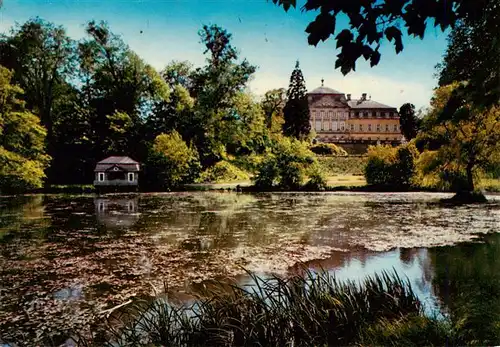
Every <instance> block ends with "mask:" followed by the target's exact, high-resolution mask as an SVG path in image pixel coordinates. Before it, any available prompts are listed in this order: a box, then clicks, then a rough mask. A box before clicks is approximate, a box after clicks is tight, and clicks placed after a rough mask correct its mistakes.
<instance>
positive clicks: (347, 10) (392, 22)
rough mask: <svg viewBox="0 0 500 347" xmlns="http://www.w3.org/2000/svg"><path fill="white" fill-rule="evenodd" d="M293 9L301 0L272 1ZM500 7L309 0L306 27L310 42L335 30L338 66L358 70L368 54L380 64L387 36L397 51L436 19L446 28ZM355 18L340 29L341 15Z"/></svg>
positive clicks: (478, 2)
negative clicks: (310, 15)
mask: <svg viewBox="0 0 500 347" xmlns="http://www.w3.org/2000/svg"><path fill="white" fill-rule="evenodd" d="M272 1H273V3H275V4H277V5H279V6H283V8H284V9H285V10H286V11H288V10H289V9H290V8H291V7H296V6H297V1H296V0H272ZM487 7H491V8H493V9H496V11H497V12H499V11H498V1H497V0H404V1H390V0H385V1H367V0H350V1H342V0H306V1H305V3H304V5H303V7H302V9H303V11H305V12H315V13H317V15H316V18H315V19H314V20H313V21H312V22H310V23H309V25H308V26H307V28H306V29H305V31H306V33H307V34H308V41H309V44H310V45H314V46H316V45H317V44H318V43H319V42H320V41H326V40H328V39H330V37H331V36H332V35H335V36H334V40H335V41H336V43H337V48H341V51H340V53H339V54H338V55H337V60H336V62H335V67H336V68H340V69H341V71H342V73H344V74H347V73H349V72H350V71H353V70H355V68H356V61H357V60H358V59H360V58H362V57H363V58H364V59H365V60H367V61H370V65H371V66H375V65H377V64H378V62H379V61H380V57H381V54H380V47H381V44H382V43H383V41H385V40H387V41H391V42H392V43H393V44H394V48H395V51H396V53H400V52H401V51H402V50H403V38H404V37H403V32H402V31H401V29H400V28H403V27H404V28H406V32H407V34H408V36H414V37H419V38H421V39H423V38H424V34H425V29H426V28H427V27H428V26H430V25H431V24H430V23H433V24H434V26H439V27H440V29H441V30H442V31H445V30H446V29H448V28H450V27H453V26H454V25H455V24H456V23H457V22H458V21H460V20H467V21H470V22H471V23H479V22H481V21H482V17H483V10H484V9H485V8H487ZM342 15H345V16H347V17H348V18H349V21H348V22H347V23H348V24H347V25H346V26H345V27H343V28H339V30H337V26H338V24H339V23H343V22H344V21H342V22H341V21H337V19H338V17H339V16H342Z"/></svg>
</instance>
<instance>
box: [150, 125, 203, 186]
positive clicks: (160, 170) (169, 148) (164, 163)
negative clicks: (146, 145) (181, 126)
mask: <svg viewBox="0 0 500 347" xmlns="http://www.w3.org/2000/svg"><path fill="white" fill-rule="evenodd" d="M150 151H151V152H150V155H149V157H148V161H147V162H146V165H145V177H144V181H145V185H146V188H148V189H155V190H169V189H172V188H176V187H178V186H179V185H180V184H181V183H185V182H193V181H194V179H195V178H196V177H197V175H198V174H199V169H200V164H199V158H198V152H197V151H196V148H194V147H193V146H188V145H187V144H186V142H184V140H183V139H182V137H181V136H180V135H179V133H178V132H177V131H173V132H172V133H169V134H160V135H158V136H157V137H156V139H155V140H154V142H153V146H152V148H151V149H150Z"/></svg>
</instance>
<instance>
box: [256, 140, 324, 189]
mask: <svg viewBox="0 0 500 347" xmlns="http://www.w3.org/2000/svg"><path fill="white" fill-rule="evenodd" d="M317 165H318V162H317V159H316V156H315V155H314V153H312V152H311V151H310V150H309V148H308V144H307V143H306V142H303V141H299V140H297V139H295V138H289V137H284V136H281V137H279V138H277V139H276V140H275V141H273V143H272V145H271V146H270V153H268V154H267V155H266V159H265V160H264V161H263V162H262V163H261V165H260V168H259V170H258V174H257V176H256V178H255V185H256V186H258V187H260V188H264V189H270V188H273V187H276V186H277V187H279V188H284V189H299V188H300V187H301V186H302V184H303V183H304V181H305V178H306V176H308V175H309V177H310V178H311V179H314V180H313V181H314V182H312V183H320V181H324V177H320V176H321V173H320V170H318V167H317Z"/></svg>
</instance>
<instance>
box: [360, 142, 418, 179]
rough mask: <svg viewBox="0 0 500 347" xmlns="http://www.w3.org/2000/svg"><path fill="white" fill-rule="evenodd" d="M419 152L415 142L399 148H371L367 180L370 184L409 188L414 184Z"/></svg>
mask: <svg viewBox="0 0 500 347" xmlns="http://www.w3.org/2000/svg"><path fill="white" fill-rule="evenodd" d="M418 155H419V153H418V151H417V148H416V147H415V145H414V144H413V142H410V143H408V144H405V145H401V146H399V147H391V146H387V145H377V146H370V147H369V148H368V163H367V164H366V167H365V178H366V181H367V182H368V184H373V185H380V186H389V187H398V188H405V189H407V188H409V187H411V186H412V185H413V184H414V179H413V178H414V176H415V173H416V162H417V159H418Z"/></svg>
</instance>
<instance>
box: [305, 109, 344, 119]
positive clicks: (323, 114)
mask: <svg viewBox="0 0 500 347" xmlns="http://www.w3.org/2000/svg"><path fill="white" fill-rule="evenodd" d="M312 115H313V117H316V116H318V117H321V118H324V117H329V118H330V119H332V118H334V119H347V118H349V112H345V111H339V112H337V111H324V110H320V111H318V112H316V111H315V110H313V111H312Z"/></svg>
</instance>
